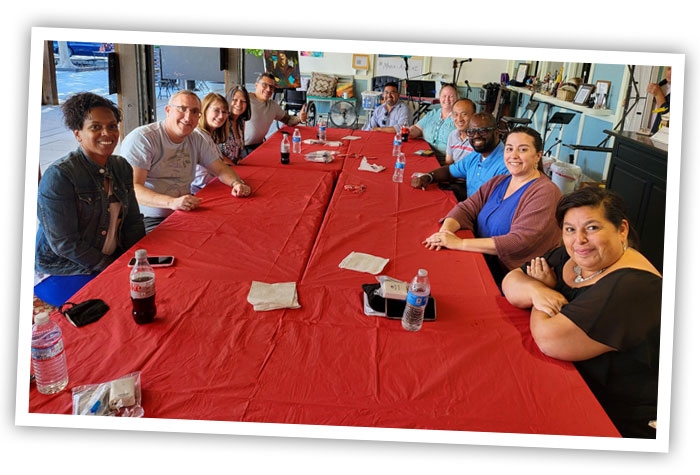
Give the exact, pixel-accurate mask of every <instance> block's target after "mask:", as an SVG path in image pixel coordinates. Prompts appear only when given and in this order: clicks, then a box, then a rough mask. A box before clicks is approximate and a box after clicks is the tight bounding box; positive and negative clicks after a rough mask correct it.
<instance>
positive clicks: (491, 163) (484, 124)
mask: <svg viewBox="0 0 700 475" xmlns="http://www.w3.org/2000/svg"><path fill="white" fill-rule="evenodd" d="M496 125H497V124H496V119H495V118H494V117H493V115H491V114H489V113H486V112H480V113H478V114H474V115H473V116H472V118H471V119H470V120H469V127H468V128H467V129H466V131H465V133H466V135H467V137H468V138H469V142H470V144H471V146H472V148H473V149H474V151H473V152H472V153H470V154H469V155H467V156H466V157H464V158H463V159H462V160H460V161H459V162H456V163H453V164H451V165H444V166H442V167H440V168H436V169H435V170H433V171H431V172H429V173H425V174H423V175H420V176H417V177H414V178H413V179H412V180H411V186H413V187H414V188H423V189H424V188H425V187H426V186H428V185H429V184H430V183H433V182H437V183H445V182H451V181H453V180H455V179H459V178H461V179H464V180H466V193H465V191H464V189H463V188H462V190H461V192H460V190H459V189H453V191H454V192H455V195H456V196H457V199H458V200H460V201H463V200H465V199H466V198H467V197H469V196H470V195H472V194H473V193H474V192H475V191H476V190H478V189H479V187H480V186H481V185H483V184H484V183H485V182H486V181H488V180H490V179H491V178H493V177H494V176H496V175H507V174H508V169H507V168H506V165H505V163H504V161H503V149H504V147H503V143H502V142H501V141H500V140H499V138H498V128H497V127H496ZM460 188H461V187H460Z"/></svg>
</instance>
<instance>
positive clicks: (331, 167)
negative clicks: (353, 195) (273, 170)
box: [239, 125, 353, 174]
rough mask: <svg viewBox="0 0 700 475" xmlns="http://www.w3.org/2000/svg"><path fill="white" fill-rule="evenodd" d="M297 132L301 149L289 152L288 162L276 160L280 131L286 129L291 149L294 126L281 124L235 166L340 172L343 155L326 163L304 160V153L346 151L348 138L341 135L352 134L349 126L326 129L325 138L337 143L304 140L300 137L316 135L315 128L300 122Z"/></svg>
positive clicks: (342, 152) (278, 154) (309, 137)
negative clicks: (278, 128)
mask: <svg viewBox="0 0 700 475" xmlns="http://www.w3.org/2000/svg"><path fill="white" fill-rule="evenodd" d="M297 128H298V129H299V131H300V132H301V140H302V145H301V153H290V156H289V163H288V164H286V165H285V164H282V162H281V161H280V158H281V155H280V145H281V143H282V132H283V131H284V132H288V133H289V145H290V151H291V143H292V133H293V131H294V127H287V126H285V127H283V128H281V129H280V130H279V131H277V132H275V133H274V134H272V135H271V136H270V137H269V138H268V139H267V140H265V142H263V143H262V145H260V146H259V147H258V148H257V149H255V150H254V151H253V152H252V153H251V154H250V155H248V156H247V157H245V158H244V159H243V160H241V161H240V162H239V166H243V167H247V166H258V167H259V166H263V167H280V168H285V169H300V170H314V171H321V170H323V171H333V172H336V174H337V172H340V170H342V168H343V158H342V157H338V158H336V159H335V160H333V161H332V162H330V163H319V162H311V161H309V160H306V158H304V157H305V155H306V154H307V153H309V152H317V151H320V150H328V151H332V152H337V154H338V155H343V154H345V153H346V152H347V149H348V144H349V142H348V141H343V140H341V138H342V137H345V136H346V135H352V132H353V131H352V130H350V129H332V128H328V129H326V130H327V132H326V140H327V141H332V142H333V141H334V142H341V145H340V146H339V147H335V146H330V145H322V144H305V143H303V141H305V140H309V139H314V140H315V139H316V128H314V127H308V126H303V125H300V126H298V127H297Z"/></svg>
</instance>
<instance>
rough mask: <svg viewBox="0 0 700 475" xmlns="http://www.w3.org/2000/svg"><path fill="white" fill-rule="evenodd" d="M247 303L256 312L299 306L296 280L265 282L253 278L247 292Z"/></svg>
mask: <svg viewBox="0 0 700 475" xmlns="http://www.w3.org/2000/svg"><path fill="white" fill-rule="evenodd" d="M248 303H250V304H251V305H253V308H254V309H255V311H256V312H263V311H266V310H276V309H279V308H300V307H301V305H299V301H298V299H297V284H296V282H282V283H279V284H266V283H264V282H258V281H255V280H254V281H253V282H252V284H251V285H250V292H248Z"/></svg>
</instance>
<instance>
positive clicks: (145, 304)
mask: <svg viewBox="0 0 700 475" xmlns="http://www.w3.org/2000/svg"><path fill="white" fill-rule="evenodd" d="M129 281H130V284H131V285H130V287H131V304H132V310H131V314H132V315H133V317H134V321H135V322H136V323H138V324H142V323H151V322H152V321H153V319H154V318H156V274H155V272H154V271H153V267H151V264H149V263H148V255H147V253H146V250H145V249H139V250H137V251H136V264H134V267H133V268H132V269H131V273H130V274H129Z"/></svg>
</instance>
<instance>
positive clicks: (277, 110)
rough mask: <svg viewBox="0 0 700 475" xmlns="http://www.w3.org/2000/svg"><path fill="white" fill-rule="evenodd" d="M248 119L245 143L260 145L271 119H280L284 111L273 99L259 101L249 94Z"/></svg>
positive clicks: (268, 128)
mask: <svg viewBox="0 0 700 475" xmlns="http://www.w3.org/2000/svg"><path fill="white" fill-rule="evenodd" d="M249 106H250V120H249V121H248V122H246V126H245V144H246V145H260V144H261V143H263V141H264V140H265V135H267V132H268V131H269V130H270V126H271V125H272V121H273V120H282V118H283V117H284V116H285V114H286V112H284V109H282V106H280V105H279V104H278V103H276V102H275V101H273V100H269V101H261V100H259V99H257V98H256V97H255V95H254V94H251V95H250V104H249Z"/></svg>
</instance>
